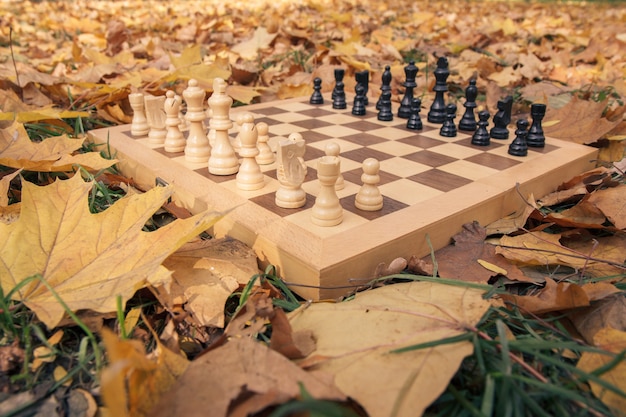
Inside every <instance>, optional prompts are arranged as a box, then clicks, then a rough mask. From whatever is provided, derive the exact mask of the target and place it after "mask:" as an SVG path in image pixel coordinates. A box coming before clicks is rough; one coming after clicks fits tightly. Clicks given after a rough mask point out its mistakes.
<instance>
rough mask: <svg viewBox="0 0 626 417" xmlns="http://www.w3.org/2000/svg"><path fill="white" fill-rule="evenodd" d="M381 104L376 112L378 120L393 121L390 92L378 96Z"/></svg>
mask: <svg viewBox="0 0 626 417" xmlns="http://www.w3.org/2000/svg"><path fill="white" fill-rule="evenodd" d="M380 97H381V103H380V109H379V110H378V120H381V121H383V122H389V121H391V120H393V112H392V111H391V90H387V91H383V92H382V94H381V95H380Z"/></svg>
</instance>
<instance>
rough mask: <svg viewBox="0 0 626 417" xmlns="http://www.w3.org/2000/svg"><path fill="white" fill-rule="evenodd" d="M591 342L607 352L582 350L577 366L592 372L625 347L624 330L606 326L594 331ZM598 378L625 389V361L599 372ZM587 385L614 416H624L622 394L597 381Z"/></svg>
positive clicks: (625, 336) (625, 401)
mask: <svg viewBox="0 0 626 417" xmlns="http://www.w3.org/2000/svg"><path fill="white" fill-rule="evenodd" d="M593 342H594V344H595V345H596V346H598V347H600V348H602V349H605V350H606V351H607V353H606V354H603V353H597V352H584V353H583V355H582V357H581V358H580V360H579V361H578V365H577V368H578V369H582V370H583V371H585V372H593V371H595V370H596V369H598V368H601V367H603V366H605V365H607V364H608V363H609V362H610V361H612V360H613V359H614V355H615V354H619V353H620V352H622V351H623V350H624V349H626V332H623V331H620V330H616V329H613V328H610V327H607V328H604V329H601V330H599V331H598V332H597V333H596V335H595V336H594V338H593ZM600 378H601V379H603V380H604V381H606V382H608V383H609V384H611V385H612V386H613V387H615V388H617V389H618V390H620V391H622V392H624V391H626V362H625V361H623V360H622V361H620V362H619V363H618V364H617V365H615V366H614V367H613V368H611V369H610V370H608V371H607V372H605V373H603V374H601V375H600ZM589 385H591V390H592V391H593V393H594V394H595V395H596V396H597V397H598V398H599V399H600V400H601V401H602V402H603V403H604V404H606V405H607V406H608V407H609V408H611V410H612V411H613V412H614V413H615V415H616V416H621V417H623V416H626V411H625V410H626V397H624V395H623V394H622V395H620V394H618V393H617V392H615V391H613V390H608V389H607V388H606V387H603V386H601V385H600V384H598V383H597V382H593V381H592V382H590V384H589Z"/></svg>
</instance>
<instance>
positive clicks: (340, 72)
mask: <svg viewBox="0 0 626 417" xmlns="http://www.w3.org/2000/svg"><path fill="white" fill-rule="evenodd" d="M344 74H345V70H344V69H343V68H335V88H333V92H332V95H331V97H332V99H333V109H345V108H346V107H348V105H347V103H346V92H345V91H344V84H343V76H344Z"/></svg>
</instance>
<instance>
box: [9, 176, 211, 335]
mask: <svg viewBox="0 0 626 417" xmlns="http://www.w3.org/2000/svg"><path fill="white" fill-rule="evenodd" d="M92 185H93V184H92V183H90V182H84V181H83V179H82V178H81V177H80V176H79V175H74V176H73V177H72V178H71V179H69V180H65V181H60V180H57V181H56V182H54V183H52V184H50V185H48V186H44V187H38V186H36V185H34V184H31V183H29V182H26V181H24V182H23V188H22V210H21V213H20V217H19V219H18V220H16V221H15V222H13V223H11V224H0V242H1V243H0V285H2V289H3V290H4V293H5V294H7V293H9V291H12V290H14V289H15V288H16V286H18V285H20V283H22V281H24V280H25V279H27V278H29V277H32V276H36V275H40V276H41V277H42V280H32V281H30V282H28V283H27V284H26V285H22V286H21V287H20V288H19V290H17V291H15V292H14V293H13V295H12V298H13V299H16V300H21V301H23V302H24V303H25V304H26V305H27V306H28V307H29V308H30V309H31V310H33V312H34V313H35V314H37V316H38V317H39V319H40V320H41V321H43V322H44V323H45V324H46V325H47V326H48V327H49V328H52V327H54V326H55V325H57V324H58V323H59V321H60V320H61V319H62V318H63V314H64V309H63V306H62V305H61V304H60V303H59V300H58V299H57V298H56V297H57V296H58V297H60V298H61V299H62V300H63V301H64V302H65V304H66V305H67V306H68V307H69V308H70V309H71V310H74V311H75V310H80V309H90V310H94V311H97V312H102V313H104V312H111V311H115V310H116V308H117V307H116V299H117V297H118V296H121V297H122V300H123V301H126V300H127V299H129V298H130V297H131V296H132V295H133V294H134V293H135V291H136V290H138V289H139V288H142V287H144V286H146V285H148V284H154V285H165V284H167V283H168V282H169V281H170V279H171V278H170V275H171V273H170V271H168V270H167V269H166V268H165V267H163V266H162V265H161V262H162V261H163V260H164V259H165V258H166V257H167V256H168V255H170V254H171V253H173V252H174V251H175V250H176V249H178V248H179V247H180V246H182V245H183V244H184V243H185V242H187V241H188V240H190V239H191V238H192V237H193V236H195V235H197V234H198V233H200V232H202V231H203V230H206V229H208V228H209V227H210V226H212V225H213V223H215V222H216V221H217V220H218V219H219V218H220V217H221V216H220V215H218V214H215V213H209V212H205V213H202V214H198V215H196V216H193V217H190V218H188V219H185V220H177V221H175V222H172V223H170V224H169V225H167V226H165V227H162V228H160V229H158V230H156V231H154V232H151V233H147V232H143V231H142V227H143V225H144V224H145V222H146V221H147V220H148V219H149V218H150V216H151V215H152V214H153V213H154V212H155V211H156V210H157V209H158V208H159V207H161V205H162V204H163V203H164V202H165V200H167V198H169V197H170V196H171V194H172V188H171V187H156V188H154V189H152V190H150V191H148V192H147V193H145V194H135V195H127V196H126V197H124V198H122V199H120V200H119V201H117V202H116V203H115V204H113V205H112V206H111V207H110V208H108V209H107V210H106V211H104V212H101V213H98V214H92V213H90V212H89V207H88V204H87V200H88V196H89V193H90V192H91V189H92ZM42 281H45V283H46V285H44V282H42ZM22 284H23V283H22ZM48 286H50V287H51V288H53V289H54V292H55V294H53V293H52V292H51V291H50V290H49V288H48Z"/></svg>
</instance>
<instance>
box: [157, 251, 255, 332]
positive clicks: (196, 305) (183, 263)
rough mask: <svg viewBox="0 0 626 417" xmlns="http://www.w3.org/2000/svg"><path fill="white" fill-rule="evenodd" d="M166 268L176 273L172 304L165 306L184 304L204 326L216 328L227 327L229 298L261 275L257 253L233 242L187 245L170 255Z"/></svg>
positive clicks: (165, 303)
mask: <svg viewBox="0 0 626 417" xmlns="http://www.w3.org/2000/svg"><path fill="white" fill-rule="evenodd" d="M163 266H165V267H166V268H167V269H169V270H171V271H173V274H172V285H171V288H170V290H169V296H170V297H171V301H167V300H161V301H162V303H163V305H165V306H170V305H181V304H182V305H184V308H185V310H186V311H188V312H190V313H191V314H192V315H193V317H194V318H195V320H196V321H197V322H198V323H199V324H200V325H202V326H215V327H223V326H224V304H225V302H226V300H227V299H228V297H230V295H231V294H232V292H233V291H234V290H235V289H237V288H238V287H239V286H240V285H245V284H246V283H247V282H248V281H249V280H250V278H252V276H253V275H254V274H257V273H258V272H259V271H258V267H257V259H256V255H255V254H254V251H252V250H251V249H250V248H248V247H247V246H245V245H244V244H243V243H241V242H239V241H236V240H233V239H211V240H207V241H199V242H196V243H194V244H187V245H185V246H183V247H182V248H181V249H179V250H178V251H176V252H175V253H174V254H172V255H170V256H169V257H168V258H167V259H166V260H165V261H164V262H163ZM159 294H160V297H164V296H165V294H164V293H162V292H159Z"/></svg>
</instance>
